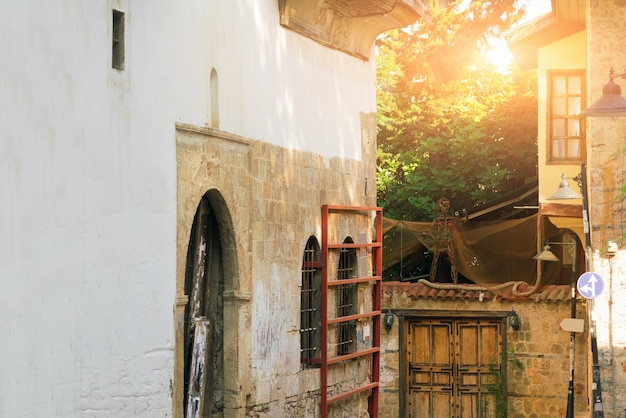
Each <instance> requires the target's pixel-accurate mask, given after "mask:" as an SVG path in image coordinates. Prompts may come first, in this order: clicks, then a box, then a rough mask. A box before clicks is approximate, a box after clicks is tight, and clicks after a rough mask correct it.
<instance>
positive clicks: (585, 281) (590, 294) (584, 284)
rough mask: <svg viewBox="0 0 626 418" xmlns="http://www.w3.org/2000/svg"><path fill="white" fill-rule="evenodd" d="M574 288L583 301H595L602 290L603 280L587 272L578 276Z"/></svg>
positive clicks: (596, 274) (597, 275) (595, 274)
mask: <svg viewBox="0 0 626 418" xmlns="http://www.w3.org/2000/svg"><path fill="white" fill-rule="evenodd" d="M576 288H577V289H578V293H580V294H581V296H582V297H584V298H585V299H595V298H596V296H598V295H599V294H600V293H602V290H604V280H603V279H602V276H600V275H599V274H598V273H594V272H592V271H588V272H586V273H583V274H581V275H580V277H579V278H578V282H576Z"/></svg>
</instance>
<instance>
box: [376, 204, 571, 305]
mask: <svg viewBox="0 0 626 418" xmlns="http://www.w3.org/2000/svg"><path fill="white" fill-rule="evenodd" d="M537 217H538V215H536V214H535V215H532V216H528V217H526V218H522V219H514V220H503V221H469V222H466V223H462V222H454V223H452V224H451V225H450V226H451V239H452V241H453V245H452V246H451V249H452V252H453V254H452V255H453V259H454V260H455V265H456V269H457V271H458V272H459V273H460V275H462V276H463V277H464V278H465V279H466V280H464V281H463V282H464V283H465V284H467V283H471V282H473V283H475V285H478V286H482V287H484V288H486V289H488V290H490V291H492V292H493V293H496V294H503V293H505V292H506V293H507V294H511V293H513V294H514V295H515V294H517V295H518V296H519V297H520V298H522V297H524V296H528V295H530V294H532V293H533V292H534V291H537V290H539V289H540V288H541V287H542V286H543V285H549V284H555V283H556V282H557V279H558V277H559V272H558V270H559V268H560V263H543V264H544V266H545V268H544V270H543V272H542V275H541V280H540V281H538V280H537V261H536V260H534V259H533V256H534V255H535V254H536V253H537V248H538V246H537ZM431 227H432V223H431V222H407V221H399V220H394V219H389V218H384V219H383V280H402V281H415V280H419V279H426V280H430V277H429V270H430V265H428V264H429V263H430V262H431V261H430V260H432V258H430V259H429V258H428V254H429V253H430V254H432V252H433V249H434V246H435V240H434V239H433V237H432V236H431V234H429V230H431ZM442 257H443V255H442ZM449 262H450V261H449V260H448V263H449ZM556 264H559V265H558V266H557V265H556ZM463 282H462V278H459V284H458V285H456V286H457V287H459V286H463ZM448 284H449V285H450V286H455V285H453V284H452V283H451V280H448Z"/></svg>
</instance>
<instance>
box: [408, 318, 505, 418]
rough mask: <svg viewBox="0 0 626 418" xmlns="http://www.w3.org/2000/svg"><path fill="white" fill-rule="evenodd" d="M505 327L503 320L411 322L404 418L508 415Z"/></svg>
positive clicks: (465, 319) (421, 320)
mask: <svg viewBox="0 0 626 418" xmlns="http://www.w3.org/2000/svg"><path fill="white" fill-rule="evenodd" d="M504 324H505V322H504V319H503V318H476V317H474V318H459V319H447V318H416V319H411V320H406V321H405V323H404V333H405V335H404V341H405V343H406V344H405V350H406V352H405V353H404V359H405V361H404V363H405V366H406V367H405V370H406V373H407V375H406V376H405V378H406V380H405V381H406V383H407V384H406V386H405V388H406V392H405V395H404V398H405V402H404V408H405V411H406V412H405V413H404V414H403V415H404V416H406V417H410V418H452V417H454V418H457V417H458V418H492V417H497V418H499V417H500V416H505V415H506V412H505V410H506V368H505V367H503V353H504V344H505V342H506V341H505V334H503V330H506V329H505V327H504ZM503 406H504V407H503ZM503 413H504V415H503Z"/></svg>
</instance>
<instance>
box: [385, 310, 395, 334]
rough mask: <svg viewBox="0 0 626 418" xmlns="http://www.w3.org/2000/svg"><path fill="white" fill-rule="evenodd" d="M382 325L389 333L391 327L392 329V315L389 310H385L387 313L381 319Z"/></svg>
mask: <svg viewBox="0 0 626 418" xmlns="http://www.w3.org/2000/svg"><path fill="white" fill-rule="evenodd" d="M383 323H384V324H385V329H386V330H387V332H389V330H391V327H393V313H392V312H391V309H387V312H386V313H385V316H384V317H383Z"/></svg>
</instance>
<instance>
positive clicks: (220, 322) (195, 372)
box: [183, 190, 234, 417]
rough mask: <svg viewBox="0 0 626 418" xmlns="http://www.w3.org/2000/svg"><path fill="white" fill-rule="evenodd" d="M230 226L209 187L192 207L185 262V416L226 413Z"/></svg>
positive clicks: (220, 201) (208, 415)
mask: <svg viewBox="0 0 626 418" xmlns="http://www.w3.org/2000/svg"><path fill="white" fill-rule="evenodd" d="M231 226H232V225H231V222H230V216H229V214H228V211H227V208H226V205H225V203H224V201H223V199H222V197H221V195H220V194H219V193H218V192H217V191H214V190H212V191H209V192H207V193H206V194H205V195H204V196H203V197H202V198H201V200H200V202H199V204H198V207H197V209H196V213H195V216H194V220H193V224H192V227H191V231H190V234H189V245H188V249H187V260H186V265H185V282H184V290H185V295H186V296H187V298H188V302H187V305H186V306H185V317H184V318H185V320H184V331H183V332H184V335H183V341H184V402H183V407H184V416H185V417H221V416H223V414H224V289H225V274H226V272H227V271H228V270H229V266H232V258H229V257H232V254H234V252H232V251H229V248H231V249H232V246H233V244H232V242H233V239H232V227H231ZM226 254H230V255H229V256H227V255H226Z"/></svg>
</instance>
